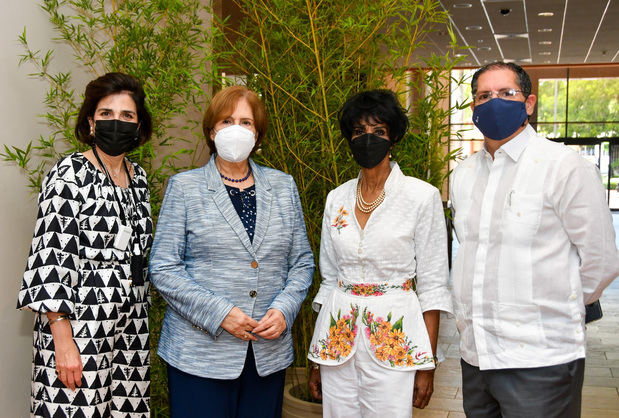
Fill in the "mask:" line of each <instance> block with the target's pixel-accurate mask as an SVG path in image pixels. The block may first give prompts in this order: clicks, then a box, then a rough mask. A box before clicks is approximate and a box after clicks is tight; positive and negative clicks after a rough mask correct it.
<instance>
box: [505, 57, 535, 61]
mask: <svg viewBox="0 0 619 418" xmlns="http://www.w3.org/2000/svg"><path fill="white" fill-rule="evenodd" d="M503 62H531V58H505V59H504V60H503Z"/></svg>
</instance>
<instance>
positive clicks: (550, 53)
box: [539, 51, 552, 55]
mask: <svg viewBox="0 0 619 418" xmlns="http://www.w3.org/2000/svg"><path fill="white" fill-rule="evenodd" d="M539 54H540V55H552V52H548V51H544V52H540V53H539Z"/></svg>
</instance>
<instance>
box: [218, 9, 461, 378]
mask: <svg viewBox="0 0 619 418" xmlns="http://www.w3.org/2000/svg"><path fill="white" fill-rule="evenodd" d="M235 1H236V2H237V5H238V7H239V9H240V10H242V11H243V12H244V19H243V20H242V22H241V24H240V26H239V27H238V28H237V29H231V28H227V33H228V36H226V37H225V38H222V39H220V41H221V42H222V44H220V45H218V49H221V50H223V51H226V52H229V53H230V56H233V57H234V62H233V65H230V66H229V68H227V71H229V72H232V73H234V74H237V75H243V76H245V77H246V80H247V81H246V82H247V84H248V86H249V87H251V88H252V89H254V90H256V91H257V92H259V93H260V94H261V95H262V98H263V100H264V102H265V104H266V106H267V113H268V115H269V120H270V122H269V133H268V135H267V136H268V137H267V140H266V141H265V143H264V144H263V146H262V152H261V153H260V154H259V155H258V156H257V160H258V162H259V163H262V164H265V165H268V166H271V167H274V168H277V169H279V170H282V171H285V172H287V173H289V174H291V175H292V176H293V177H294V179H295V181H296V182H297V186H298V189H299V193H300V196H301V202H302V206H303V211H304V214H305V221H306V225H307V230H308V235H309V239H310V243H311V245H312V248H313V250H314V254H315V256H316V259H317V260H318V248H319V240H320V228H321V221H322V212H323V206H324V202H325V200H326V196H327V193H328V192H329V191H330V190H332V189H333V188H335V187H337V186H338V185H340V184H341V183H343V182H345V181H346V180H348V179H350V178H352V177H354V176H356V175H357V170H358V168H357V166H356V164H355V163H354V161H353V160H352V156H351V154H350V152H349V149H348V144H347V143H346V140H345V139H343V138H342V137H341V135H340V132H339V126H338V123H337V112H338V110H339V108H340V107H341V106H342V104H343V103H344V101H345V100H346V99H347V98H348V97H349V96H351V95H352V94H354V93H356V92H359V91H362V90H366V89H373V88H392V89H396V90H397V91H398V92H399V93H400V97H401V99H402V104H403V105H407V104H408V111H409V113H410V122H411V129H410V131H409V133H408V134H407V137H405V138H404V140H403V141H401V143H400V144H398V146H397V147H395V154H394V156H393V157H394V159H395V160H396V161H398V162H399V163H400V165H401V167H402V169H403V171H404V172H405V174H408V175H412V176H415V177H418V178H421V179H423V180H426V181H429V182H430V183H432V184H433V185H435V186H436V187H438V188H439V189H441V188H442V186H443V184H444V182H445V180H446V178H447V176H448V171H447V168H446V167H448V162H449V160H451V159H454V158H456V155H457V150H449V146H448V143H449V134H450V132H449V131H450V126H449V115H450V113H451V112H452V111H454V110H455V108H458V107H460V108H461V107H462V106H464V104H457V105H455V106H453V107H451V108H450V107H449V105H447V106H445V103H449V100H448V99H449V93H450V84H451V82H452V81H453V80H451V76H450V71H451V69H452V68H453V67H454V66H455V65H456V64H457V62H458V60H459V59H458V58H456V57H455V52H456V51H457V50H458V49H459V47H458V45H457V43H456V39H455V36H454V34H453V32H451V30H448V33H449V35H450V36H449V38H450V48H449V49H448V52H446V53H444V54H443V55H436V54H427V55H426V58H420V57H421V56H422V54H421V53H422V52H423V51H424V50H425V49H426V48H427V47H428V44H427V42H428V37H427V35H428V34H429V33H431V32H432V31H437V30H439V29H441V30H444V28H445V27H446V25H447V22H448V15H447V13H446V12H445V11H444V10H443V8H442V7H441V5H440V2H438V1H432V0H360V1H341V0H302V1H290V0H269V1H267V0H235ZM447 27H448V26H447ZM457 82H461V80H460V81H459V80H456V84H457ZM319 285H320V277H319V273H318V272H317V273H316V275H315V276H314V280H313V283H312V285H311V287H310V291H309V294H308V297H307V299H306V301H305V303H304V304H303V306H302V307H301V311H300V313H299V315H298V317H297V319H296V322H295V326H294V328H293V331H294V344H295V363H294V364H295V365H296V366H306V365H307V364H308V360H307V352H308V349H309V343H310V340H311V336H312V332H313V326H314V322H315V319H316V315H315V313H314V312H313V310H312V308H311V301H312V299H313V297H314V296H315V294H316V292H317V290H318V287H319Z"/></svg>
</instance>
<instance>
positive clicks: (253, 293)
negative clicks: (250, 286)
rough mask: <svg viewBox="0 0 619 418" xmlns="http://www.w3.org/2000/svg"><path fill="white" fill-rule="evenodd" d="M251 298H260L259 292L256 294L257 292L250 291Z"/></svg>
mask: <svg viewBox="0 0 619 418" xmlns="http://www.w3.org/2000/svg"><path fill="white" fill-rule="evenodd" d="M249 296H250V297H252V298H255V297H256V296H258V292H256V291H255V290H250V291H249Z"/></svg>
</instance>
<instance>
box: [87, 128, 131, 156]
mask: <svg viewBox="0 0 619 418" xmlns="http://www.w3.org/2000/svg"><path fill="white" fill-rule="evenodd" d="M138 126H139V124H137V123H133V122H124V121H121V120H118V119H107V120H97V121H95V145H96V146H97V148H99V149H100V150H101V151H103V152H104V153H106V154H107V155H111V156H112V157H115V156H117V155H120V154H124V153H126V152H129V151H131V150H133V149H134V148H136V147H137V146H138V143H139V140H138Z"/></svg>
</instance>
